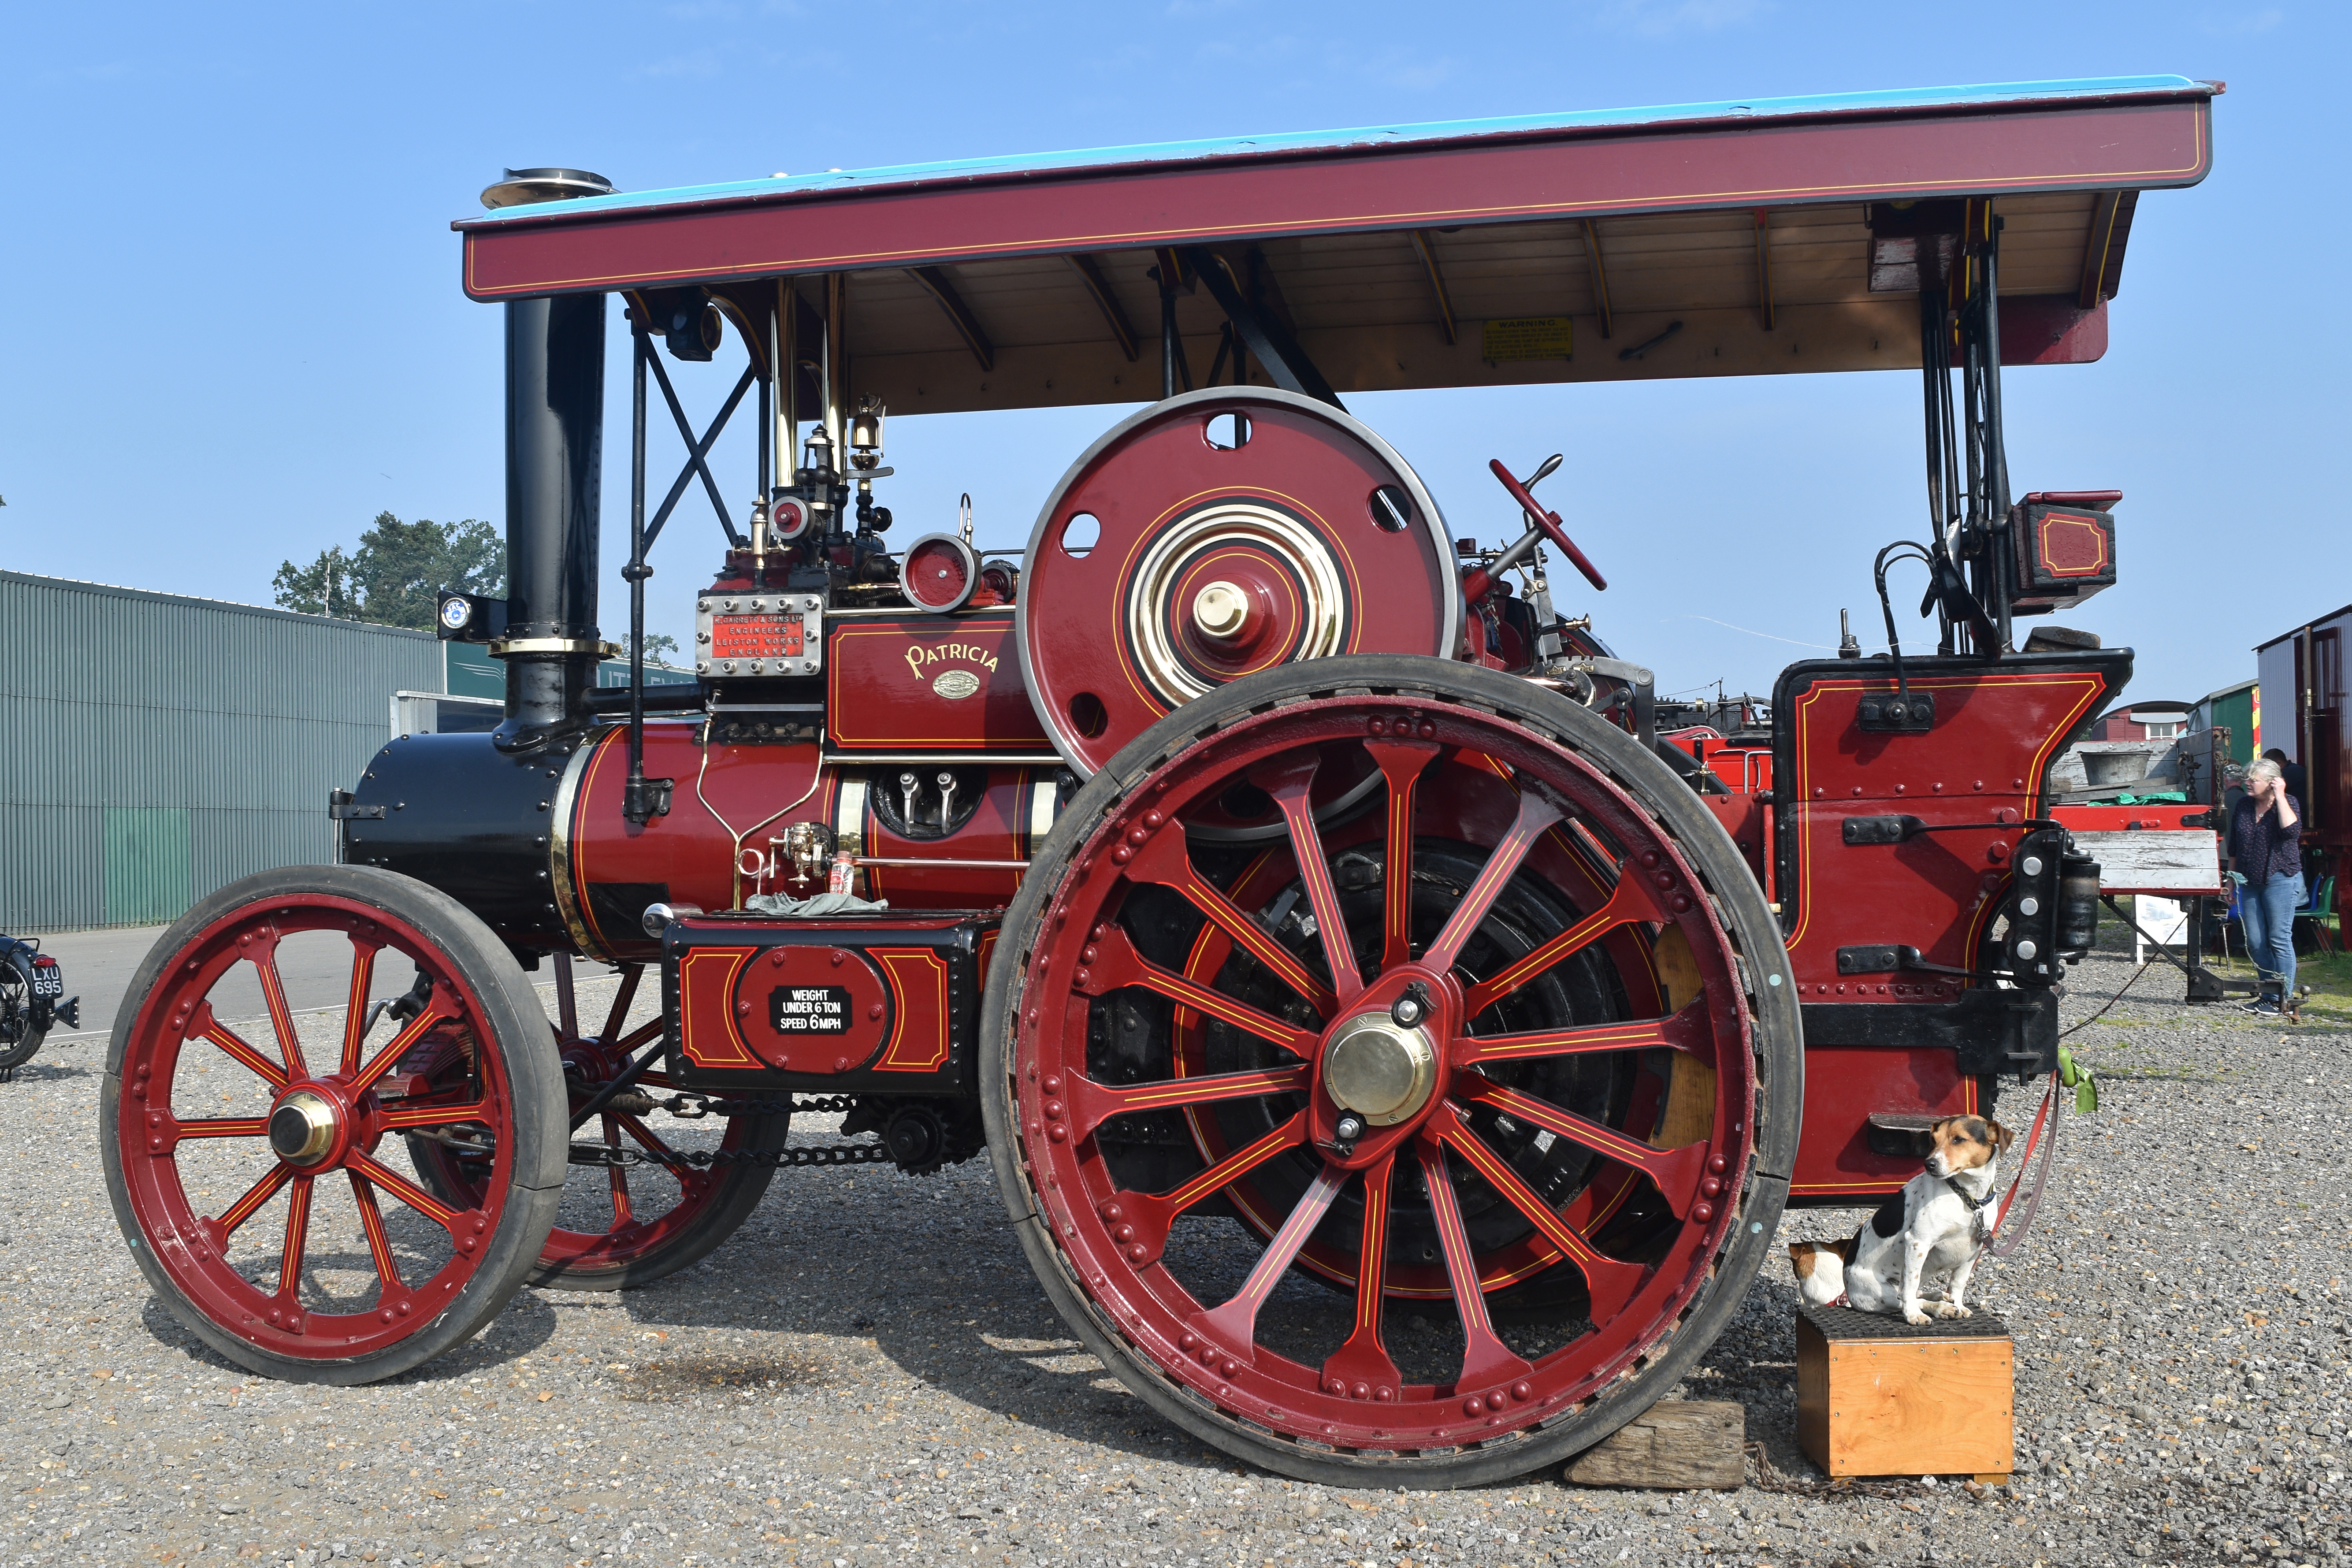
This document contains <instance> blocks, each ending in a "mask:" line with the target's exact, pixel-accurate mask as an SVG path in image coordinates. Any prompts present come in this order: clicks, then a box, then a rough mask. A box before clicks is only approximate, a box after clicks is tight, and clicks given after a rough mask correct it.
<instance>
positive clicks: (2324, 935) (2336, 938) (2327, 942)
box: [2294, 876, 2343, 952]
mask: <svg viewBox="0 0 2352 1568" xmlns="http://www.w3.org/2000/svg"><path fill="white" fill-rule="evenodd" d="M2294 918H2295V919H2296V920H2298V921H2310V922H2311V945H2312V947H2313V949H2314V950H2315V951H2316V952H2336V950H2337V949H2338V948H2340V947H2341V946H2342V945H2343V940H2342V934H2341V932H2340V931H2329V930H2328V929H2327V927H2328V922H2329V921H2333V920H2335V919H2336V879H2335V878H2334V877H2332V876H2328V877H2322V878H2321V879H2319V882H2318V885H2317V886H2315V887H2314V888H2313V889H2311V904H2310V907H2309V908H2307V909H2300V910H2295V911H2294Z"/></svg>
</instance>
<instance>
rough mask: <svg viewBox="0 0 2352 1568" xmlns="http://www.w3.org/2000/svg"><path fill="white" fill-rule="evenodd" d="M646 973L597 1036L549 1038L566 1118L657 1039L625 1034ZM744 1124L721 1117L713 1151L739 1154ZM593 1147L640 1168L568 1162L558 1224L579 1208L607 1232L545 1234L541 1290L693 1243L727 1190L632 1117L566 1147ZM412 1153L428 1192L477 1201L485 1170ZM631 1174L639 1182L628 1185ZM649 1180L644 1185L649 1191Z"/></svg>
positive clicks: (651, 1031)
mask: <svg viewBox="0 0 2352 1568" xmlns="http://www.w3.org/2000/svg"><path fill="white" fill-rule="evenodd" d="M644 972H645V971H644V965H642V964H630V965H627V966H626V967H625V968H624V969H623V971H622V974H621V983H620V985H619V988H618V989H617V990H616V991H615V992H614V996H613V1002H612V1005H611V1007H610V1009H609V1010H608V1012H607V1015H606V1017H605V1020H604V1028H603V1030H602V1032H601V1033H599V1034H596V1035H589V1036H579V1035H575V1036H573V1037H570V1038H565V1037H564V1035H563V1031H562V1026H558V1027H557V1030H556V1037H557V1041H558V1044H559V1047H560V1048H561V1050H562V1056H563V1065H564V1080H565V1083H566V1086H567V1087H568V1088H569V1089H570V1091H571V1101H572V1107H573V1109H574V1110H577V1109H578V1108H579V1107H580V1106H582V1105H584V1104H586V1103H587V1101H588V1098H589V1096H590V1095H592V1094H593V1093H594V1092H595V1091H596V1090H597V1089H599V1088H600V1087H602V1086H603V1085H604V1084H605V1083H606V1082H608V1081H610V1079H612V1077H613V1075H614V1074H615V1073H616V1072H618V1071H619V1070H620V1068H622V1066H623V1065H624V1064H625V1063H626V1062H627V1060H628V1059H629V1058H631V1057H632V1056H634V1055H635V1053H636V1052H638V1051H640V1050H642V1049H644V1048H645V1047H646V1046H647V1045H648V1044H650V1043H651V1042H652V1041H653V1040H654V1039H655V1038H656V1037H658V1036H659V1035H660V1034H661V1030H662V1022H661V1020H660V1019H659V1018H658V1017H656V1018H654V1019H651V1020H649V1021H648V1022H646V1023H645V1024H642V1025H640V1026H637V1027H636V1028H635V1029H626V1028H625V1027H624V1026H625V1023H626V1021H627V1018H628V1016H629V1008H630V1005H631V1004H632V1003H633V1002H635V999H636V992H637V985H638V982H639V980H640V979H641V977H642V976H643V974H644ZM464 1068H465V1060H464V1058H463V1057H462V1056H461V1055H459V1054H458V1053H457V1052H456V1051H454V1050H443V1051H440V1052H437V1053H436V1055H435V1057H434V1058H433V1059H432V1060H431V1061H430V1062H429V1063H427V1064H425V1066H424V1068H423V1070H424V1072H425V1076H426V1077H427V1079H429V1080H431V1081H434V1082H436V1083H437V1082H439V1081H441V1080H442V1079H444V1078H445V1077H447V1076H449V1075H453V1074H457V1073H461V1072H462V1071H463V1070H464ZM637 1082H638V1084H639V1085H641V1086H642V1087H643V1088H645V1089H648V1090H650V1091H654V1092H656V1093H659V1092H664V1091H668V1090H672V1089H676V1088H677V1085H676V1084H674V1083H673V1082H672V1081H671V1080H670V1079H668V1078H667V1077H666V1076H665V1075H663V1074H661V1073H656V1072H648V1073H645V1074H642V1075H640V1076H639V1078H638V1079H637ZM751 1125H752V1123H751V1119H750V1118H748V1117H730V1118H728V1119H727V1121H726V1133H725V1136H724V1137H723V1138H722V1139H721V1140H720V1142H719V1145H718V1149H719V1152H720V1153H722V1154H723V1153H727V1152H732V1151H734V1150H737V1149H740V1148H742V1147H744V1146H745V1145H746V1144H747V1143H748V1142H750V1139H751ZM600 1143H601V1145H602V1146H603V1147H605V1148H610V1149H631V1150H634V1151H635V1152H637V1153H638V1154H639V1155H640V1156H641V1157H642V1159H643V1160H644V1161H645V1163H641V1164H638V1165H635V1166H634V1167H631V1166H625V1165H607V1166H604V1167H602V1168H601V1169H600V1168H598V1167H595V1166H593V1165H589V1164H587V1163H585V1162H584V1161H576V1162H575V1163H574V1164H573V1165H572V1173H571V1176H570V1179H569V1181H568V1182H567V1183H566V1192H565V1206H564V1210H563V1215H564V1218H566V1219H572V1220H578V1219H580V1218H582V1217H583V1209H586V1210H587V1211H588V1212H591V1213H593V1212H595V1210H596V1209H598V1208H601V1210H602V1217H603V1218H604V1220H605V1224H604V1226H603V1227H602V1228H589V1227H588V1226H584V1225H566V1224H563V1223H562V1222H561V1221H559V1222H558V1223H557V1225H556V1226H555V1228H554V1229H552V1230H551V1231H550V1232H548V1237H547V1244H546V1245H545V1246H544V1247H541V1249H540V1254H539V1268H538V1272H537V1273H536V1274H535V1275H534V1276H533V1279H535V1280H536V1281H540V1282H544V1281H545V1280H547V1279H549V1278H551V1276H553V1275H555V1274H557V1273H560V1272H563V1271H566V1270H570V1271H575V1272H578V1273H601V1272H605V1271H609V1270H614V1269H621V1268H627V1267H629V1266H630V1265H631V1264H633V1263H636V1262H639V1261H640V1260H642V1259H644V1258H648V1257H651V1256H652V1255H653V1254H655V1253H656V1252H658V1251H660V1250H661V1249H662V1248H664V1247H667V1246H669V1245H671V1244H672V1243H674V1242H677V1241H678V1240H680V1239H682V1238H683V1237H687V1236H688V1235H690V1234H692V1233H693V1232H694V1231H695V1230H696V1229H697V1228H698V1227H699V1226H701V1224H702V1223H703V1221H704V1219H705V1217H706V1215H708V1214H709V1210H710V1208H711V1206H712V1205H715V1204H717V1203H718V1202H719V1201H720V1200H721V1199H722V1198H723V1197H724V1196H725V1188H726V1183H725V1180H724V1178H723V1177H722V1176H721V1175H720V1173H719V1170H718V1169H716V1168H704V1167H699V1166H697V1165H695V1164H692V1163H689V1162H688V1161H687V1160H685V1159H683V1158H681V1157H680V1156H681V1154H682V1153H683V1152H684V1151H681V1150H680V1149H678V1148H677V1147H676V1146H674V1145H673V1144H672V1143H671V1142H669V1141H668V1140H667V1139H665V1138H663V1137H662V1136H661V1135H660V1134H659V1133H657V1132H656V1131H654V1130H653V1129H652V1128H651V1127H649V1126H647V1125H646V1121H645V1120H644V1119H643V1118H642V1117H640V1116H634V1115H600V1116H599V1117H598V1118H597V1121H596V1123H595V1125H593V1126H592V1127H583V1128H582V1129H581V1131H580V1133H579V1134H576V1135H575V1136H574V1138H573V1140H572V1145H573V1147H574V1149H575V1150H581V1151H583V1152H584V1151H585V1150H586V1149H588V1148H591V1147H593V1146H595V1145H597V1144H600ZM413 1152H415V1156H416V1157H417V1158H419V1159H422V1160H429V1161H431V1162H432V1165H433V1169H432V1172H431V1173H430V1175H429V1176H428V1178H427V1180H428V1184H430V1185H432V1186H434V1187H436V1188H437V1189H438V1190H440V1191H442V1192H444V1193H450V1194H462V1195H463V1196H464V1197H465V1198H467V1200H469V1201H473V1200H478V1198H479V1197H480V1195H481V1194H482V1191H483V1188H484V1186H485V1185H486V1184H487V1183H488V1177H489V1173H488V1170H487V1169H486V1168H484V1167H482V1166H480V1165H479V1164H478V1163H476V1162H474V1161H470V1160H467V1159H464V1158H461V1157H458V1156H457V1155H455V1154H453V1153H451V1152H448V1151H446V1149H443V1148H440V1147H437V1146H436V1145H433V1144H430V1143H423V1142H420V1143H418V1144H416V1145H414V1146H413ZM632 1169H634V1170H635V1171H638V1172H641V1173H646V1175H639V1176H635V1177H633V1176H632V1175H631V1171H632ZM647 1175H650V1177H651V1179H652V1184H651V1185H650V1186H649V1185H648V1184H647V1180H646V1176H647ZM583 1184H584V1185H587V1186H593V1187H594V1188H596V1189H598V1191H597V1192H596V1193H595V1194H594V1195H593V1196H588V1197H587V1201H586V1202H585V1203H584V1204H583V1203H582V1202H580V1201H577V1200H580V1199H581V1198H583V1195H584V1194H582V1193H581V1192H580V1191H579V1190H578V1189H580V1188H581V1187H582V1186H583Z"/></svg>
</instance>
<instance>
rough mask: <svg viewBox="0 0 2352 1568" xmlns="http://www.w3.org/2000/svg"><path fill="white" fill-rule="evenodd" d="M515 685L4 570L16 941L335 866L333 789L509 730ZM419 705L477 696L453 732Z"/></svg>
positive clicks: (406, 640) (622, 673)
mask: <svg viewBox="0 0 2352 1568" xmlns="http://www.w3.org/2000/svg"><path fill="white" fill-rule="evenodd" d="M648 674H649V677H650V679H654V680H656V681H660V680H665V679H667V680H692V679H694V674H693V672H692V671H691V670H681V669H675V668H667V667H656V668H651V669H649V671H648ZM598 680H599V684H601V685H606V686H613V685H621V686H625V685H627V684H628V667H627V666H626V665H625V664H624V663H622V662H620V661H618V660H612V661H607V662H606V664H605V665H604V667H603V668H601V669H600V670H599V671H598ZM504 692H505V676H504V672H503V670H502V669H501V668H500V667H499V663H498V661H497V660H496V659H493V658H490V657H489V655H488V651H487V650H486V649H484V648H482V647H476V646H472V645H468V644H464V643H455V642H451V643H445V642H442V641H440V640H438V639H437V638H436V637H434V636H433V635H432V634H431V633H429V632H415V631H407V630H404V629H403V628H401V627H398V626H370V625H367V624H365V623H362V622H358V621H342V620H331V619H328V618H325V617H323V616H299V615H294V614H292V613H290V612H289V611H285V610H272V609H263V608H261V607H260V606H258V605H235V604H229V603H226V602H225V601H222V600H218V599H196V598H189V597H186V596H184V595H178V594H153V593H148V592H145V591H144V590H142V589H137V588H112V587H107V586H104V585H102V584H96V583H79V582H74V581H71V580H68V579H66V578H59V577H34V576H27V575H25V574H21V573H16V572H0V931H7V932H9V933H11V934H14V935H23V936H33V935H39V934H42V933H45V932H49V931H77V930H84V929H88V928H90V927H96V926H124V925H153V924H158V923H161V922H163V921H172V920H175V919H177V918H178V917H179V916H180V915H181V914H182V913H184V911H185V910H187V908H188V906H189V905H190V904H192V903H194V901H195V900H198V899H201V898H203V897H204V896H205V894H207V893H210V892H212V891H214V890H215V889H218V888H221V887H224V886H226V884H228V883H230V882H233V881H235V880H236V879H238V878H240V877H244V876H248V875H250V874H251V873H253V872H256V871H266V870H268V869H269V868H272V867H275V866H293V865H302V864H319V863H322V862H325V861H329V860H331V859H332V858H334V845H335V837H334V831H333V824H332V823H331V821H330V820H329V818H328V816H327V792H328V791H329V790H331V789H348V788H350V787H351V784H352V781H353V780H354V779H356V778H358V777H359V776H360V773H361V772H362V770H363V769H364V768H365V767H366V766H367V762H368V759H369V758H370V757H373V755H375V753H376V751H377V749H378V748H379V747H381V746H382V745H383V743H384V742H386V741H387V740H389V739H390V738H391V737H392V735H393V734H394V733H397V732H399V731H402V730H404V729H411V730H414V729H428V728H467V729H475V728H479V729H488V728H490V727H492V726H493V725H494V724H495V723H496V722H497V718H498V713H499V709H498V708H497V707H495V706H491V705H490V704H491V703H494V702H496V701H498V700H500V699H502V698H503V696H504ZM404 693H405V694H435V693H446V694H449V695H451V696H454V697H459V698H472V699H475V700H476V701H475V702H474V703H471V704H465V705H462V706H463V707H465V708H467V709H468V710H469V711H466V712H465V713H464V714H463V722H451V720H452V719H453V717H455V716H456V715H457V711H458V710H459V708H460V706H461V705H459V704H456V703H451V704H433V703H429V702H425V703H420V702H418V701H415V700H414V699H413V697H412V699H411V700H407V701H403V700H401V696H402V694H404ZM486 699H487V700H488V701H483V700H486Z"/></svg>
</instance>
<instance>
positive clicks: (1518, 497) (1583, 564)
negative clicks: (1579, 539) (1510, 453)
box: [1486, 458, 1609, 589]
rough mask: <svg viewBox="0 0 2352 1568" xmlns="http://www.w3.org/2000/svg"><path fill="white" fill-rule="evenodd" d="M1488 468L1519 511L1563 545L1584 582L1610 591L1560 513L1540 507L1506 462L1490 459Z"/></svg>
mask: <svg viewBox="0 0 2352 1568" xmlns="http://www.w3.org/2000/svg"><path fill="white" fill-rule="evenodd" d="M1486 466H1487V467H1488V468H1492V469H1494V470H1495V477H1496V479H1500V480H1502V481H1503V488H1504V489H1507V490H1508V491H1510V492H1511V499H1512V500H1515V501H1517V502H1518V503H1519V509H1520V510H1523V511H1525V512H1526V513H1527V514H1528V516H1529V517H1531V518H1534V519H1535V520H1536V526H1537V527H1538V528H1540V529H1542V530H1543V531H1544V535H1545V537H1547V538H1549V540H1550V541H1551V542H1553V543H1554V544H1557V545H1559V549H1560V553H1561V554H1563V555H1565V556H1567V557H1568V558H1569V559H1570V561H1572V562H1574V563H1576V569H1577V570H1578V571H1579V572H1581V573H1583V574H1584V580H1585V581H1586V582H1588V583H1590V584H1592V585H1593V586H1594V587H1595V588H1601V589H1605V588H1607V587H1608V586H1609V579H1607V578H1606V577H1603V576H1602V575H1601V574H1600V573H1599V572H1598V571H1596V570H1594V568H1593V565H1592V563H1591V562H1590V561H1587V560H1586V559H1585V558H1584V552H1583V551H1581V550H1579V549H1578V548H1577V547H1576V541H1574V540H1572V539H1570V537H1569V536H1568V530H1567V528H1566V527H1565V526H1563V525H1562V524H1561V522H1560V521H1559V513H1558V512H1556V511H1546V510H1544V509H1543V508H1542V507H1541V506H1538V504H1537V503H1536V498H1535V497H1533V496H1532V495H1529V494H1528V487H1527V486H1525V485H1523V484H1521V483H1519V481H1518V480H1517V479H1513V478H1512V477H1511V470H1510V469H1508V468H1505V467H1503V459H1502V458H1490V459H1488V461H1487V463H1486Z"/></svg>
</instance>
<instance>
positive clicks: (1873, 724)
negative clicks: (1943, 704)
mask: <svg viewBox="0 0 2352 1568" xmlns="http://www.w3.org/2000/svg"><path fill="white" fill-rule="evenodd" d="M1935 723H1936V694H1935V693H1934V692H1932V691H1911V692H1886V693H1880V694H1874V695H1872V696H1868V697H1865V698H1864V699H1863V700H1862V701H1861V702H1860V704H1859V705H1857V706H1856V707H1855V709H1854V724H1855V726H1856V727H1857V728H1859V729H1860V730H1861V731H1863V732H1864V734H1874V735H1924V734H1926V733H1927V731H1929V730H1931V729H1933V728H1934V727H1935Z"/></svg>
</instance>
